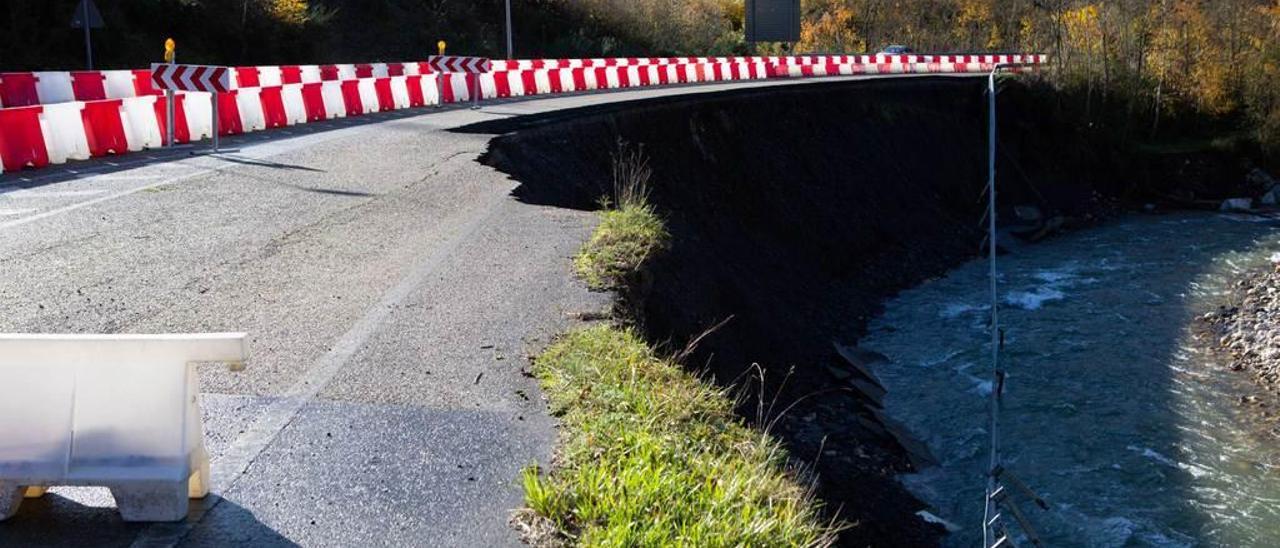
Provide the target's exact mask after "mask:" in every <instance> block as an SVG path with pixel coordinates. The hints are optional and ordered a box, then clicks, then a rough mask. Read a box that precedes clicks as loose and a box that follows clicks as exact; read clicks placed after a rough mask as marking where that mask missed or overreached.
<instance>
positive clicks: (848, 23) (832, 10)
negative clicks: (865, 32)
mask: <svg viewBox="0 0 1280 548" xmlns="http://www.w3.org/2000/svg"><path fill="white" fill-rule="evenodd" d="M816 7H817V8H818V9H819V10H820V11H819V13H821V15H820V16H819V17H818V18H817V19H816V20H814V19H812V18H806V19H805V20H804V21H803V22H802V23H801V25H800V43H798V44H796V49H797V50H799V51H817V52H850V51H862V50H865V49H866V47H867V45H866V42H865V41H864V40H863V39H862V38H861V37H859V36H858V33H857V30H856V22H857V21H856V19H857V18H856V13H855V12H854V10H853V7H852V6H850V5H849V3H847V2H843V1H842V0H821V1H820V2H819V5H818V6H816Z"/></svg>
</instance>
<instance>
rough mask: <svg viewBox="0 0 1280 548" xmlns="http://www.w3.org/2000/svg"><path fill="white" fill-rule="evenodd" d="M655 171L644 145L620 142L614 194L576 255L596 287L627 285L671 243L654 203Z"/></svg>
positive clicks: (581, 269)
mask: <svg viewBox="0 0 1280 548" xmlns="http://www.w3.org/2000/svg"><path fill="white" fill-rule="evenodd" d="M652 174H653V172H652V170H651V169H650V168H649V162H648V160H647V159H646V158H645V156H644V152H643V150H642V149H640V148H638V147H636V148H633V147H629V146H627V145H625V144H622V143H619V144H618V151H617V153H616V154H615V155H614V161H613V196H612V197H606V198H602V199H601V204H600V205H601V206H602V207H603V209H604V211H603V212H601V214H600V225H599V226H597V227H596V230H595V232H594V233H593V234H592V235H591V239H590V240H589V241H587V244H586V245H585V246H583V247H582V250H581V251H579V252H578V255H577V256H576V257H574V260H573V265H574V268H575V269H576V270H577V271H578V275H579V276H581V277H582V279H583V280H585V281H586V282H587V285H589V286H591V287H592V288H593V289H614V288H620V287H624V286H626V284H627V280H628V277H629V276H631V275H633V274H634V273H635V272H637V271H639V269H640V267H641V265H643V264H644V262H645V261H646V260H648V259H649V257H651V256H653V255H654V254H655V253H657V252H658V251H661V250H662V249H664V248H665V247H666V246H667V242H668V241H669V240H670V238H671V235H670V234H669V233H668V232H667V227H666V224H665V223H663V221H662V218H661V217H659V216H658V213H657V211H655V210H654V208H653V206H652V205H650V204H649V178H650V176H652Z"/></svg>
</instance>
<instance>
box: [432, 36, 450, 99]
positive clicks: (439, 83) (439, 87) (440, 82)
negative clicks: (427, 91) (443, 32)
mask: <svg viewBox="0 0 1280 548" xmlns="http://www.w3.org/2000/svg"><path fill="white" fill-rule="evenodd" d="M448 45H449V44H446V43H445V41H444V40H441V41H439V42H436V49H437V50H439V52H440V56H441V57H444V49H445V47H447V46H448ZM433 70H435V69H434V67H433ZM443 106H444V77H443V76H442V75H441V74H440V71H439V70H436V108H441V107H443Z"/></svg>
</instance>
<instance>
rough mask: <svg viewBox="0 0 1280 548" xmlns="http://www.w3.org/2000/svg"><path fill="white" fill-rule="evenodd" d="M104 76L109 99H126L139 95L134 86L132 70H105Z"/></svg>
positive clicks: (104, 84)
mask: <svg viewBox="0 0 1280 548" xmlns="http://www.w3.org/2000/svg"><path fill="white" fill-rule="evenodd" d="M102 75H103V77H104V79H103V86H104V87H105V88H106V92H107V98H108V99H126V98H129V97H135V96H137V95H138V93H137V90H136V89H135V88H134V85H133V71H132V70H104V71H102Z"/></svg>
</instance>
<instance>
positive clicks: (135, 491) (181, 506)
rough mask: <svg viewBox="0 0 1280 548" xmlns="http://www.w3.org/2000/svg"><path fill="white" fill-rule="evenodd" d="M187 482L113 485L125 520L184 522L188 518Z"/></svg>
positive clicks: (121, 514)
mask: <svg viewBox="0 0 1280 548" xmlns="http://www.w3.org/2000/svg"><path fill="white" fill-rule="evenodd" d="M187 489H188V486H187V480H181V481H134V482H129V483H125V484H118V485H112V486H111V496H113V497H115V499H116V507H117V508H119V509H120V517H122V518H124V520H125V521H181V520H183V519H186V517H187V505H188V497H187Z"/></svg>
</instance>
